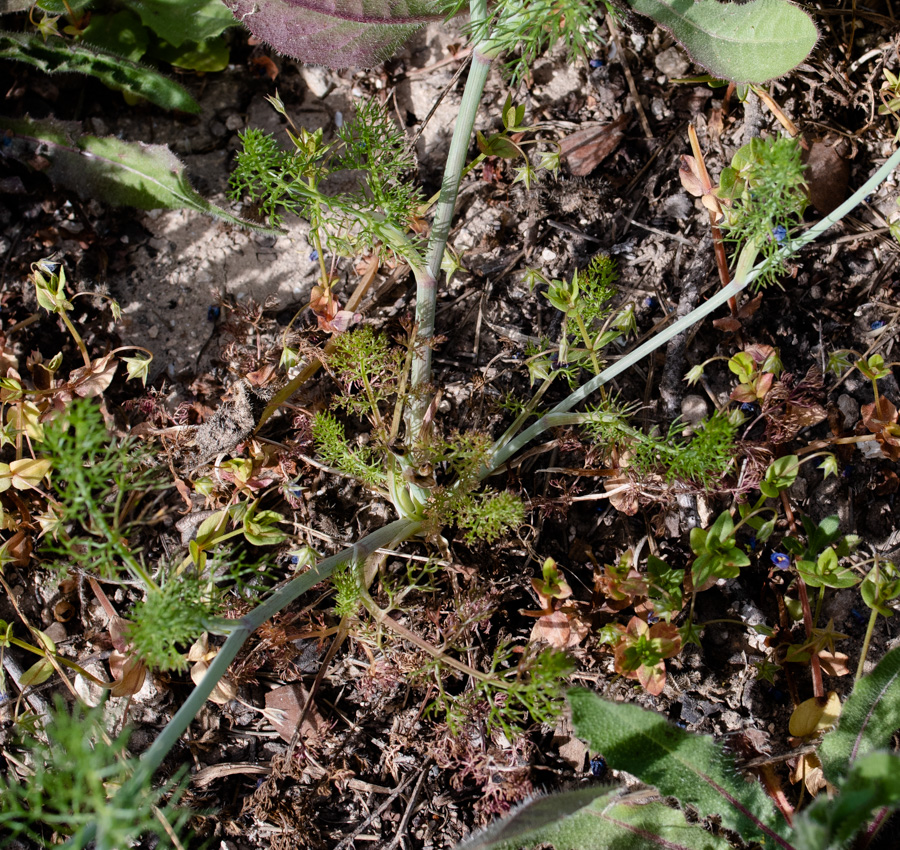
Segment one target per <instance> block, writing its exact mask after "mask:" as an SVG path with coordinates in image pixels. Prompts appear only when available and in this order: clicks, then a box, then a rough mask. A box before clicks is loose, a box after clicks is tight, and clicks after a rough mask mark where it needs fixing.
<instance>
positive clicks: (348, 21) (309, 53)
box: [223, 0, 443, 68]
mask: <svg viewBox="0 0 900 850" xmlns="http://www.w3.org/2000/svg"><path fill="white" fill-rule="evenodd" d="M223 2H224V3H225V5H226V6H228V8H229V9H231V11H232V12H234V16H235V17H236V18H237V19H238V20H239V21H240V22H241V23H242V24H244V25H245V26H246V27H247V28H248V29H249V30H250V32H252V33H253V35H255V36H256V37H257V38H260V39H262V40H263V41H265V42H266V43H267V44H271V45H272V47H274V48H275V49H276V50H277V51H278V52H279V53H284V54H286V55H288V56H292V57H294V58H295V59H301V60H302V61H304V62H310V63H312V64H316V65H325V66H327V67H329V68H349V67H357V66H358V67H362V68H370V67H371V66H372V65H376V64H378V62H381V61H383V60H385V59H387V58H388V57H389V56H391V54H393V53H394V52H395V51H396V50H397V49H398V48H399V47H400V45H402V44H403V42H405V41H406V40H407V39H408V38H409V37H410V36H411V35H412V34H413V33H414V32H415V31H416V30H417V29H419V28H420V27H422V26H424V25H425V24H427V23H428V22H429V21H439V20H441V19H442V17H443V16H442V15H441V14H439V12H438V8H439V5H440V4H439V3H438V2H436V0H322V2H316V0H223Z"/></svg>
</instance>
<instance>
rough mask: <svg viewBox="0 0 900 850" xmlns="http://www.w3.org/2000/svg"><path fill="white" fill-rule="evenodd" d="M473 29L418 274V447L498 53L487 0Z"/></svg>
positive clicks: (475, 13)
mask: <svg viewBox="0 0 900 850" xmlns="http://www.w3.org/2000/svg"><path fill="white" fill-rule="evenodd" d="M469 18H470V20H471V23H472V28H473V30H475V31H476V32H477V31H479V29H483V30H484V31H485V35H484V37H483V38H481V39H480V40H479V43H478V44H476V45H475V47H474V49H473V50H472V63H471V65H470V66H469V76H468V78H467V79H466V88H465V91H464V92H463V96H462V102H461V103H460V105H459V113H458V115H457V118H456V124H455V125H454V127H453V138H452V139H451V140H450V150H449V151H448V153H447V164H446V165H445V166H444V178H443V180H442V181H441V193H440V198H439V200H438V204H437V208H436V209H435V214H434V221H433V222H432V225H431V237H430V238H429V240H428V253H427V259H426V269H425V272H424V273H423V274H421V275H417V276H416V350H415V356H414V358H413V364H412V379H411V382H410V389H411V399H410V404H409V406H408V407H407V412H408V416H407V429H408V431H409V434H408V442H409V444H410V445H415V444H416V443H418V441H419V434H420V432H421V430H422V424H423V422H424V420H425V414H426V412H427V410H428V405H429V401H430V400H429V398H428V393H427V392H426V389H427V386H428V384H429V383H430V382H431V355H432V351H431V345H432V341H433V339H434V314H435V305H436V303H437V282H438V276H439V275H440V273H441V263H442V262H443V259H444V250H445V248H446V247H447V239H448V238H449V236H450V227H451V225H452V224H453V214H454V212H455V210H456V198H457V196H458V194H459V184H460V181H461V179H462V173H463V169H464V168H465V165H466V155H467V154H468V150H469V140H470V139H471V137H472V129H473V128H474V126H475V117H476V115H477V114H478V107H479V106H480V105H481V95H482V93H483V92H484V84H485V82H486V81H487V77H488V72H489V71H490V69H491V62H492V60H493V55H494V50H493V48H492V45H491V43H490V39H489V33H488V32H487V24H486V21H487V20H488V9H487V0H473V2H472V3H471V4H470V8H469Z"/></svg>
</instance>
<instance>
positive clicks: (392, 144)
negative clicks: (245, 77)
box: [230, 98, 422, 260]
mask: <svg viewBox="0 0 900 850" xmlns="http://www.w3.org/2000/svg"><path fill="white" fill-rule="evenodd" d="M273 102H274V104H275V108H276V110H277V111H278V112H280V113H281V114H286V113H285V112H284V107H283V105H282V104H281V102H280V101H279V100H278V99H277V98H275V99H273ZM291 141H292V142H293V145H294V149H293V150H292V151H286V150H284V149H282V148H281V146H280V145H279V144H278V142H277V141H276V140H275V138H274V136H272V135H269V134H266V133H263V132H261V131H260V130H257V129H254V128H249V129H247V130H245V131H244V132H243V133H241V142H242V145H243V148H242V150H240V151H239V152H238V155H237V168H236V169H235V171H234V173H233V174H232V175H231V181H230V182H231V187H232V191H231V195H232V197H233V198H235V199H236V200H239V199H241V198H244V197H246V198H248V199H249V200H250V201H251V202H253V203H254V204H255V205H257V207H258V209H259V211H260V214H261V215H263V216H264V217H265V218H266V219H267V220H268V221H270V222H271V223H272V224H273V225H276V226H277V225H279V224H280V223H281V222H282V221H283V220H284V215H285V214H291V215H299V216H302V217H303V218H305V219H307V220H308V221H309V223H310V226H311V228H312V229H313V232H314V233H313V239H314V241H315V240H316V239H319V240H321V242H322V244H324V245H325V246H326V247H327V248H329V249H330V250H331V251H333V252H335V253H337V254H340V255H347V256H349V255H352V254H354V253H357V252H360V251H362V250H364V249H369V248H374V247H376V246H377V245H378V243H384V244H385V245H387V246H388V248H390V249H391V250H393V251H395V252H397V253H399V254H401V255H402V256H404V257H405V258H408V259H414V260H417V259H419V258H418V247H417V245H416V244H415V243H414V242H412V241H410V240H409V239H408V238H407V237H406V235H405V232H406V230H407V226H408V223H409V221H410V220H411V219H412V218H413V216H414V214H415V212H416V210H417V208H418V207H419V205H420V204H421V203H422V196H421V193H420V191H419V189H418V188H417V187H415V186H413V185H412V184H411V183H409V182H408V181H406V180H404V178H403V175H404V172H405V171H407V170H408V169H409V168H410V167H411V166H412V160H411V159H410V154H409V152H408V151H407V150H406V147H405V145H404V142H403V135H402V133H400V132H399V131H398V130H397V128H396V125H395V124H394V122H393V121H392V120H391V118H390V116H389V115H388V113H387V111H386V109H385V107H383V106H381V105H379V104H377V103H374V102H371V103H367V104H363V105H362V106H360V107H358V109H357V112H356V116H355V118H354V120H353V121H352V122H350V123H349V124H346V125H344V126H343V127H342V128H341V130H340V131H339V133H338V138H337V139H336V140H335V141H334V142H330V143H326V142H325V141H324V140H323V136H322V130H321V129H319V130H316V131H315V132H314V133H310V132H308V131H306V130H300V131H298V132H297V133H296V134H295V133H291ZM347 172H352V173H353V174H354V175H355V177H356V179H357V181H358V184H357V188H356V189H354V190H352V191H348V192H343V193H339V194H331V195H329V194H326V193H325V189H324V188H323V187H322V183H323V181H325V180H326V178H328V177H329V176H330V175H333V174H339V173H343V174H345V175H346V174H347Z"/></svg>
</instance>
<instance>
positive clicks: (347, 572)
mask: <svg viewBox="0 0 900 850" xmlns="http://www.w3.org/2000/svg"><path fill="white" fill-rule="evenodd" d="M331 583H332V584H333V585H334V592H335V596H334V613H335V615H336V616H338V617H352V616H353V615H354V614H356V612H357V611H358V610H359V606H360V602H361V600H362V593H361V589H360V584H359V569H358V567H357V565H356V564H354V563H351V562H348V563H346V564H342V565H341V566H340V567H338V568H337V569H336V570H335V571H334V572H333V573H332V574H331Z"/></svg>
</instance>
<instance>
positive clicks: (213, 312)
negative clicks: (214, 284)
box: [206, 304, 222, 322]
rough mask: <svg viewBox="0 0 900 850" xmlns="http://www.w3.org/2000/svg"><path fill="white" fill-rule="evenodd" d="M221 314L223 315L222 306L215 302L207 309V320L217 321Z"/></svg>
mask: <svg viewBox="0 0 900 850" xmlns="http://www.w3.org/2000/svg"><path fill="white" fill-rule="evenodd" d="M220 315H222V308H221V307H219V306H218V304H213V305H212V306H211V307H208V308H207V310H206V320H207V321H208V322H215V321H216V320H217V319H218V318H219V316H220Z"/></svg>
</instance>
